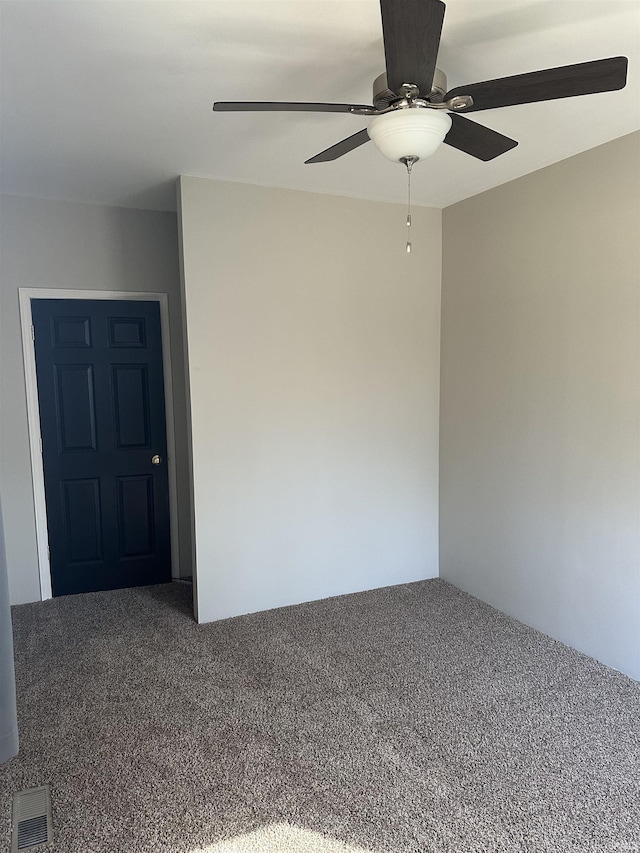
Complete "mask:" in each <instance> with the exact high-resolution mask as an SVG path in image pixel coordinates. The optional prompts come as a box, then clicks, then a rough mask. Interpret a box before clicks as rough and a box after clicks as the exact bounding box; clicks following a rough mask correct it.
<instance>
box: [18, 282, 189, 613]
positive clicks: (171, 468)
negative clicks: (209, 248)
mask: <svg viewBox="0 0 640 853" xmlns="http://www.w3.org/2000/svg"><path fill="white" fill-rule="evenodd" d="M18 298H19V302H20V327H21V330H22V353H23V356H24V381H25V390H26V394H27V421H28V428H29V452H30V456H31V481H32V485H33V504H34V510H35V522H36V544H37V549H38V571H39V574H40V599H41V600H42V601H45V600H46V599H48V598H52V597H53V593H52V589H51V563H50V560H49V534H48V529H47V502H46V499H45V492H44V463H43V458H42V442H41V438H40V404H39V401H38V383H37V378H36V352H35V347H34V345H33V333H32V324H33V320H32V316H31V300H32V299H89V300H102V299H110V300H127V301H131V302H157V303H158V304H159V307H160V329H161V333H162V369H163V373H164V407H165V421H166V428H167V473H168V478H169V531H170V535H171V577H172V579H174V580H177V579H179V577H180V574H179V565H180V563H179V554H180V548H179V543H178V491H177V477H176V437H175V423H174V417H173V381H172V374H171V344H170V339H169V297H168V294H166V293H146V292H144V291H124V292H123V291H119V290H65V289H58V288H51V289H50V288H47V287H19V288H18Z"/></svg>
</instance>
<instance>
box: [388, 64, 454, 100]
mask: <svg viewBox="0 0 640 853" xmlns="http://www.w3.org/2000/svg"><path fill="white" fill-rule="evenodd" d="M406 82H407V83H411V81H410V80H407V81H406ZM446 93H447V77H446V75H445V74H444V73H443V72H442V71H440V69H439V68H436V70H435V73H434V75H433V83H432V84H431V91H430V92H420V97H421V98H424V100H429V101H432V102H434V103H441V102H442V101H443V100H444V96H445V95H446ZM403 97H404V96H403V95H402V94H400V95H398V94H396V93H395V92H392V91H391V89H390V88H389V85H388V83H387V75H386V72H385V73H383V74H379V75H378V76H377V77H376V79H375V80H374V81H373V104H374V106H375V108H376V109H377V110H385V109H386V108H387V107H389V106H391V104H393V103H395V102H396V101H399V100H401V99H402V98H403Z"/></svg>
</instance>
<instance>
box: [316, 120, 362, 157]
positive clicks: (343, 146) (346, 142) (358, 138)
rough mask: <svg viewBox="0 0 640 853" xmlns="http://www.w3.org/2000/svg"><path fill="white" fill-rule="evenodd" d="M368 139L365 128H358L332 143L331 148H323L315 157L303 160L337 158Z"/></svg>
mask: <svg viewBox="0 0 640 853" xmlns="http://www.w3.org/2000/svg"><path fill="white" fill-rule="evenodd" d="M369 139H370V136H369V134H368V133H367V128H366V127H365V129H364V130H359V131H358V132H357V133H354V134H353V136H347V138H346V139H342V140H341V141H340V142H336V144H335V145H332V146H331V148H325V150H324V151H321V152H320V153H319V154H316V156H315V157H311V159H310V160H305V161H304V162H305V163H326V162H327V161H328V160H337V159H338V157H342V155H343V154H348V153H349V151H353V149H354V148H358V147H359V146H360V145H364V143H365V142H368V141H369Z"/></svg>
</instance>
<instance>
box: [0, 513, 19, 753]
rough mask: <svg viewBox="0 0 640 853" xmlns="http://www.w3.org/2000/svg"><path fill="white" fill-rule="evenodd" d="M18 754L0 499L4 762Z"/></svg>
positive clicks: (0, 738)
mask: <svg viewBox="0 0 640 853" xmlns="http://www.w3.org/2000/svg"><path fill="white" fill-rule="evenodd" d="M17 753H18V715H17V711H16V679H15V670H14V666H13V632H12V630H11V607H10V606H9V578H8V576H7V560H6V555H5V549H4V525H3V522H2V501H1V500H0V764H1V763H2V762H4V761H7V760H8V759H9V758H13V756H14V755H17Z"/></svg>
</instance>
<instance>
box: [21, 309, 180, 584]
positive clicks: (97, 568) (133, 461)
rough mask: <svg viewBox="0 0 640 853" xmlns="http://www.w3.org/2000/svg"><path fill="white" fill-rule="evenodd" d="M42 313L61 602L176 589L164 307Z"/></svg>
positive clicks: (47, 470)
mask: <svg viewBox="0 0 640 853" xmlns="http://www.w3.org/2000/svg"><path fill="white" fill-rule="evenodd" d="M32 316H33V324H34V331H35V351H36V370H37V379H38V399H39V406H40V424H41V434H42V445H43V461H44V474H45V496H46V502H47V526H48V531H49V549H50V558H51V576H52V588H53V594H54V595H66V594H69V593H74V592H85V591H91V590H99V589H114V588H117V587H126V586H137V585H141V584H151V583H162V582H166V581H169V580H170V578H171V558H170V541H169V499H168V479H167V468H166V449H167V448H166V427H165V409H164V379H163V372H162V339H161V329H160V310H159V307H158V304H157V303H155V302H129V301H110V300H73V299H70V300H52V299H38V300H33V301H32ZM154 455H157V456H159V457H160V459H161V460H162V462H161V464H158V465H154V464H153V463H152V461H151V460H152V457H154Z"/></svg>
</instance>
